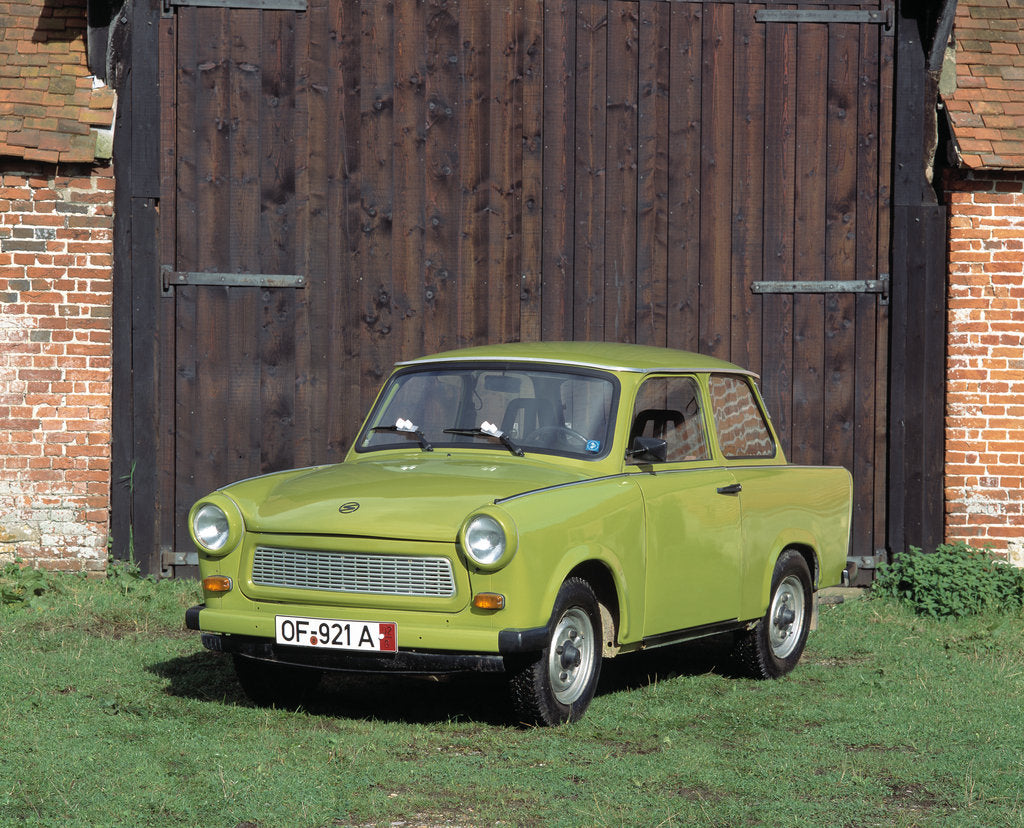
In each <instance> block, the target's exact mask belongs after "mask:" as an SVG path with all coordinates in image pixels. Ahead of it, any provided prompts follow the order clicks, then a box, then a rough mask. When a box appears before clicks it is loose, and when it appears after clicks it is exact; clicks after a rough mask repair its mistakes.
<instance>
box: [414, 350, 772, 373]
mask: <svg viewBox="0 0 1024 828" xmlns="http://www.w3.org/2000/svg"><path fill="white" fill-rule="evenodd" d="M468 360H472V361H477V360H479V361H489V362H491V361H499V362H542V363H556V364H559V365H574V366H579V367H584V368H602V369H605V370H609V371H621V372H634V373H645V374H647V373H656V372H659V371H722V372H729V373H741V374H748V375H750V376H757V375H756V374H755V373H754V372H753V371H748V370H746V369H745V368H740V367H739V366H738V365H734V364H732V363H731V362H726V361H725V360H721V359H716V358H715V357H709V356H705V355H703V354H697V353H693V352H692V351H680V350H676V349H674V348H657V347H654V346H651V345H628V344H623V343H617V342H509V343H506V344H504V345H481V346H477V347H473V348H460V349H458V350H454V351H443V352H441V353H438V354H429V355H427V356H422V357H419V358H418V359H411V360H406V361H404V362H399V363H398V365H401V366H405V365H420V364H423V363H431V362H465V361H468Z"/></svg>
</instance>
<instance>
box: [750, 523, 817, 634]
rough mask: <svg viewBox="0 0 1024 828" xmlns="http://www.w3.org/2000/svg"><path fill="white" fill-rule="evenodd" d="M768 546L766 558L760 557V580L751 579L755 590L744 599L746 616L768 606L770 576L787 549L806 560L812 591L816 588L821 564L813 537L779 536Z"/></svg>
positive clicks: (760, 612)
mask: <svg viewBox="0 0 1024 828" xmlns="http://www.w3.org/2000/svg"><path fill="white" fill-rule="evenodd" d="M770 548H771V549H772V552H771V554H770V555H768V556H767V558H764V559H762V560H763V561H764V570H763V571H762V572H761V574H760V577H761V580H760V582H758V581H757V580H756V579H752V581H751V587H752V589H753V590H756V592H753V591H749V592H747V593H746V599H745V601H744V609H745V611H744V613H743V615H744V616H745V617H746V618H751V619H753V618H759V617H760V616H761V615H763V614H764V612H765V610H766V609H767V608H768V602H769V601H770V600H771V592H772V576H773V575H774V574H775V567H776V565H777V564H778V563H779V558H781V557H782V556H783V555H784V554H785V553H786V551H787V550H790V549H791V550H793V551H794V552H796V553H798V554H799V555H800V556H801V557H802V558H803V559H804V561H806V563H807V568H808V570H810V573H811V590H812V591H814V590H817V588H818V579H819V576H820V573H821V564H820V561H819V558H818V549H817V546H816V545H815V543H814V540H813V538H811V537H807V536H803V535H795V536H794V535H786V536H780V537H779V538H777V539H776V542H775V543H774V544H772V546H771V547H770ZM751 574H754V573H751ZM755 584H756V586H755ZM755 596H756V597H755Z"/></svg>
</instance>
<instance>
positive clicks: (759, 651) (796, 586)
mask: <svg viewBox="0 0 1024 828" xmlns="http://www.w3.org/2000/svg"><path fill="white" fill-rule="evenodd" d="M812 601H813V594H812V589H811V571H810V569H809V568H808V566H807V561H805V560H804V557H803V555H801V554H800V553H799V552H797V551H796V550H795V549H787V550H786V551H784V552H783V553H782V554H781V555H780V556H779V560H778V561H777V562H776V564H775V571H774V573H773V574H772V591H771V600H770V601H769V603H768V611H767V612H766V613H765V614H764V617H763V618H761V620H759V621H758V622H757V625H756V626H755V627H754V628H753V629H751V630H748V631H746V632H744V633H741V634H740V637H739V639H738V640H737V642H736V647H735V650H734V652H733V655H734V658H735V661H736V665H737V667H738V668H739V669H740V671H741V672H742V673H744V674H745V675H748V676H750V677H752V678H779V677H780V676H784V675H785V674H786V673H788V672H789V671H790V670H792V669H793V668H794V667H795V666H796V663H797V662H798V661H799V660H800V656H801V655H802V654H803V651H804V645H805V644H806V643H807V633H808V631H809V630H810V627H811V613H812V610H813V603H812Z"/></svg>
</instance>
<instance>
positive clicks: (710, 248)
mask: <svg viewBox="0 0 1024 828" xmlns="http://www.w3.org/2000/svg"><path fill="white" fill-rule="evenodd" d="M733 13H734V10H733V7H732V5H730V4H713V5H710V6H709V7H708V8H707V9H706V10H705V16H704V36H703V46H702V61H703V64H702V80H701V84H702V92H701V97H702V107H703V116H704V121H703V125H702V127H703V128H702V130H701V141H700V155H701V189H700V193H701V209H700V284H701V293H700V323H699V324H700V351H701V353H705V354H709V355H711V356H716V357H721V358H723V359H728V358H729V356H730V354H729V348H730V344H731V337H730V335H729V325H730V322H731V319H732V227H731V223H732V178H733V174H732V152H733V121H732V116H733V55H734V49H733Z"/></svg>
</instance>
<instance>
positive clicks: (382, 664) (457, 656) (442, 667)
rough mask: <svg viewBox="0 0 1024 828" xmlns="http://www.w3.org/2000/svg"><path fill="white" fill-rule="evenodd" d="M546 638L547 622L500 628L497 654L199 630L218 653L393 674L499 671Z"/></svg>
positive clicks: (193, 622) (195, 624)
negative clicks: (303, 643)
mask: <svg viewBox="0 0 1024 828" xmlns="http://www.w3.org/2000/svg"><path fill="white" fill-rule="evenodd" d="M205 608H206V607H205V605H203V604H200V605H199V606H195V607H191V608H189V609H188V610H186V612H185V626H186V627H187V628H188V629H190V630H200V627H199V613H200V612H201V611H202V610H203V609H205ZM548 640H549V635H548V628H547V627H536V628H533V629H525V630H501V631H500V632H499V633H498V653H497V654H494V653H471V652H449V651H436V650H414V649H399V651H398V652H397V653H357V652H347V651H344V650H317V649H312V648H309V647H290V646H287V645H283V644H277V643H276V642H275V641H274V640H273V639H271V638H264V637H262V636H252V635H237V634H222V633H213V632H203V634H202V642H203V646H204V647H206V649H208V650H212V651H214V652H219V653H236V654H238V655H243V656H246V657H248V658H254V659H258V660H260V661H268V662H274V663H276V664H287V665H292V666H298V667H315V668H318V669H321V670H332V671H338V672H356V673H396V674H407V675H444V674H447V673H465V672H476V673H502V672H505V670H506V664H507V660H508V659H510V658H515V657H516V656H521V655H524V654H529V653H537V652H539V651H540V650H542V649H544V647H545V646H546V644H547V642H548Z"/></svg>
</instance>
